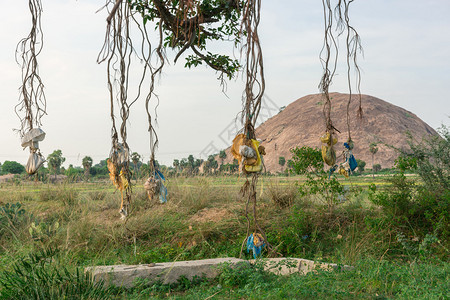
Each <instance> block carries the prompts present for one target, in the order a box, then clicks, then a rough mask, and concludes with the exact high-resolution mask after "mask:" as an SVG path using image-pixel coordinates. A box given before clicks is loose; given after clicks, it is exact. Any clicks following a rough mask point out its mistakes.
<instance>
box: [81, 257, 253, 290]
mask: <svg viewBox="0 0 450 300" xmlns="http://www.w3.org/2000/svg"><path fill="white" fill-rule="evenodd" d="M245 262H246V261H245V260H242V259H238V258H231V257H230V258H214V259H203V260H190V261H176V262H168V263H156V264H149V265H114V266H96V267H88V268H86V270H85V271H88V272H91V273H92V276H93V280H94V281H95V282H97V281H100V280H103V281H104V282H105V285H106V286H109V285H113V286H117V287H126V288H130V287H133V285H135V283H136V280H137V279H138V278H140V279H144V280H146V281H147V282H148V283H151V282H156V281H161V282H162V283H164V284H168V283H175V282H177V280H178V279H179V278H181V277H183V276H184V277H186V278H188V279H189V280H192V279H193V278H194V276H200V277H201V276H205V277H207V278H214V277H216V276H217V275H218V272H219V271H218V266H219V265H221V264H224V263H230V264H232V265H236V264H238V263H245Z"/></svg>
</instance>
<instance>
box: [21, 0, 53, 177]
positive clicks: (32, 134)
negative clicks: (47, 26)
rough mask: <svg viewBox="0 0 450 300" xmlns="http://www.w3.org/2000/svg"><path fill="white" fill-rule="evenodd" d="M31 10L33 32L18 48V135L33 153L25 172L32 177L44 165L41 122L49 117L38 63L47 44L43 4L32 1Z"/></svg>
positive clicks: (23, 144)
mask: <svg viewBox="0 0 450 300" xmlns="http://www.w3.org/2000/svg"><path fill="white" fill-rule="evenodd" d="M28 7H29V9H30V12H31V20H32V24H31V25H32V26H31V31H30V33H29V34H28V36H27V37H26V38H24V39H22V40H21V41H20V42H19V43H18V44H17V48H16V61H17V63H18V64H19V65H20V66H21V69H22V86H21V87H20V97H19V104H17V105H16V107H15V112H16V114H17V116H18V117H19V119H20V125H21V126H20V129H18V130H17V131H18V132H19V135H20V137H21V140H22V141H21V145H22V147H24V149H25V148H27V147H29V150H30V156H29V158H28V162H27V165H26V168H25V170H26V171H27V173H28V174H30V175H33V174H35V173H36V172H37V171H38V169H39V168H40V167H41V166H42V165H43V163H44V162H45V158H44V156H43V155H42V154H41V152H40V150H39V142H41V141H43V140H44V138H45V132H44V131H43V130H42V129H41V128H40V127H41V126H42V122H41V118H42V117H43V116H44V115H46V114H47V112H46V109H47V101H46V98H45V93H44V84H43V83H42V80H41V77H40V76H39V66H38V61H37V56H38V55H39V54H40V53H41V50H42V47H43V42H44V40H43V34H42V28H41V13H42V3H41V1H40V0H29V2H28Z"/></svg>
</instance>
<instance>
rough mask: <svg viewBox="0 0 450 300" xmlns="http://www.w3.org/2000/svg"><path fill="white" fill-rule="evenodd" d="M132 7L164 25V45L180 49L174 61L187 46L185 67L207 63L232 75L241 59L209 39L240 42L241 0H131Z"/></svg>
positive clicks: (150, 19) (144, 21)
mask: <svg viewBox="0 0 450 300" xmlns="http://www.w3.org/2000/svg"><path fill="white" fill-rule="evenodd" d="M129 4H130V6H131V9H132V10H133V11H135V12H138V13H139V14H140V15H141V16H142V19H143V23H144V26H145V25H146V23H147V22H149V21H150V22H154V23H156V24H157V25H158V26H159V25H161V32H160V33H161V34H162V36H161V39H162V41H163V45H164V47H165V48H167V47H170V48H172V49H177V51H178V53H177V55H176V57H175V62H176V61H177V60H178V58H179V57H180V56H181V54H183V53H184V52H185V51H186V50H188V49H190V50H192V54H190V55H188V56H187V57H186V64H185V66H186V67H189V68H190V67H196V66H198V65H202V64H203V63H205V64H206V65H208V66H209V67H211V68H212V69H214V70H216V71H219V72H221V74H222V75H223V74H225V75H226V76H227V77H228V78H232V77H233V76H234V74H235V73H236V72H237V71H238V69H239V62H238V61H237V60H236V59H232V58H230V57H229V56H227V55H224V54H220V53H212V52H209V51H208V50H207V43H208V42H211V41H218V40H221V41H223V40H229V41H232V42H233V43H234V44H235V45H237V44H239V36H240V16H241V8H242V1H239V0H191V1H182V0H181V1H180V0H152V1H142V0H129Z"/></svg>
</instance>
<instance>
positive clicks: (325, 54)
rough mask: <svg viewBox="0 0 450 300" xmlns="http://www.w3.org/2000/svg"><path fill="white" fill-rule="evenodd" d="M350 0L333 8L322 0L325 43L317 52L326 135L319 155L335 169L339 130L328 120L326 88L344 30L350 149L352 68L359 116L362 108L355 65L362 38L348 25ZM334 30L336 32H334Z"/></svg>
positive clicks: (358, 72) (348, 143) (328, 110)
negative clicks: (354, 76) (336, 134)
mask: <svg viewBox="0 0 450 300" xmlns="http://www.w3.org/2000/svg"><path fill="white" fill-rule="evenodd" d="M352 2H353V0H338V1H337V4H336V5H335V6H334V7H333V6H332V4H331V1H330V0H322V5H323V14H324V26H325V34H324V44H323V47H322V50H321V52H320V60H321V63H322V67H323V75H322V79H321V81H320V84H319V89H320V91H321V92H322V95H323V98H324V100H325V103H324V105H323V115H324V120H325V134H324V135H323V136H322V137H321V141H322V143H323V145H322V157H323V160H324V162H325V163H326V164H328V165H329V166H331V167H332V169H335V168H336V167H337V166H335V163H336V152H335V150H334V148H333V146H334V145H335V144H336V143H337V138H336V136H335V131H337V132H339V133H340V131H339V130H338V129H336V128H335V127H334V126H333V122H332V119H331V108H332V104H331V98H330V94H329V87H330V85H331V84H332V81H333V77H334V74H335V73H336V67H337V63H338V56H339V47H338V43H337V39H338V37H339V36H340V35H342V34H343V33H344V31H345V30H346V32H347V34H346V52H347V53H346V54H347V82H348V88H349V99H348V101H347V116H346V121H347V132H348V140H347V145H348V146H349V147H350V148H349V149H350V150H351V149H353V141H352V138H351V130H350V113H349V110H350V103H351V101H352V84H351V70H352V68H354V69H355V71H356V82H357V90H358V95H359V109H358V115H359V116H360V117H362V108H361V92H360V83H361V72H360V69H359V66H358V64H357V53H358V52H362V47H361V39H360V37H359V35H358V33H357V32H356V30H355V29H354V28H353V27H352V26H351V25H350V18H349V6H350V4H351V3H352ZM334 23H336V29H334V28H333V24H334ZM335 31H336V32H335Z"/></svg>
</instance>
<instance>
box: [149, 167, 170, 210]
mask: <svg viewBox="0 0 450 300" xmlns="http://www.w3.org/2000/svg"><path fill="white" fill-rule="evenodd" d="M165 180H166V178H165V177H164V175H163V173H161V172H160V171H159V170H155V172H154V174H153V175H152V176H150V177H149V178H148V179H147V181H146V182H145V184H144V188H145V190H146V191H147V195H148V198H149V200H153V199H154V198H155V197H156V196H158V198H159V202H160V203H166V202H167V188H166V186H165V185H164V183H163V182H164V181H165Z"/></svg>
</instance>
